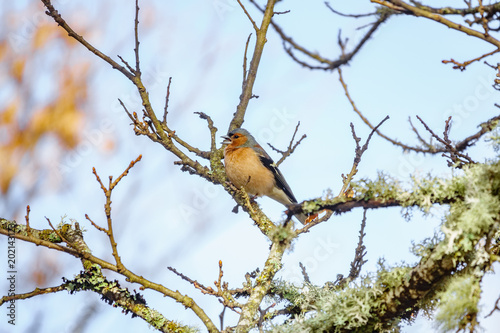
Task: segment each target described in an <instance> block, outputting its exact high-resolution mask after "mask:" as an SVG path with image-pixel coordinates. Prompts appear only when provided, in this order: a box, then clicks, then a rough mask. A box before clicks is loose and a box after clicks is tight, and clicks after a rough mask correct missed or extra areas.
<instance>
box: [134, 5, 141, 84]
mask: <svg viewBox="0 0 500 333" xmlns="http://www.w3.org/2000/svg"><path fill="white" fill-rule="evenodd" d="M134 39H135V47H134V53H135V72H134V74H135V75H136V76H138V77H140V76H141V67H140V62H139V44H140V43H139V0H135V19H134Z"/></svg>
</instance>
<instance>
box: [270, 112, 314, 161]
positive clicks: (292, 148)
mask: <svg viewBox="0 0 500 333" xmlns="http://www.w3.org/2000/svg"><path fill="white" fill-rule="evenodd" d="M299 126H300V121H299V122H298V123H297V126H295V131H294V132H293V135H292V139H291V140H290V144H289V145H288V148H287V150H285V151H282V150H279V149H277V148H275V147H274V146H273V145H271V144H270V143H268V145H269V147H271V149H272V150H274V151H276V152H278V153H280V154H281V158H280V159H279V160H278V162H276V166H279V165H280V164H281V163H283V161H284V160H285V159H286V158H287V157H288V156H290V155H291V154H293V152H294V151H295V148H297V146H298V145H299V144H300V143H301V142H302V140H304V139H305V138H306V137H307V135H305V134H304V135H302V137H301V138H300V139H299V140H298V141H297V142H296V143H295V144H293V140H295V135H296V134H297V131H298V129H299Z"/></svg>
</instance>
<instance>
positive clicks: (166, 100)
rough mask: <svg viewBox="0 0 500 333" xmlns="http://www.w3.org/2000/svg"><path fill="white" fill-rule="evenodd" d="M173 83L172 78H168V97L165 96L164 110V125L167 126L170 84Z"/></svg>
mask: <svg viewBox="0 0 500 333" xmlns="http://www.w3.org/2000/svg"><path fill="white" fill-rule="evenodd" d="M171 83H172V77H169V78H168V85H167V95H166V96H165V107H164V109H163V124H164V125H167V113H168V111H167V109H168V100H169V99H170V84H171Z"/></svg>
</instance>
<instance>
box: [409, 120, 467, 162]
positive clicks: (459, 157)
mask: <svg viewBox="0 0 500 333" xmlns="http://www.w3.org/2000/svg"><path fill="white" fill-rule="evenodd" d="M417 119H418V120H419V121H420V122H421V123H422V125H424V127H425V129H426V130H427V131H428V132H429V133H430V134H431V135H432V136H433V137H434V138H435V139H436V140H437V141H439V142H440V143H441V144H443V146H444V147H445V148H446V151H445V152H444V153H443V156H444V157H448V158H449V159H450V160H449V161H448V166H455V167H457V168H462V167H463V166H464V165H465V164H474V163H475V162H474V161H473V160H472V159H471V158H470V157H469V155H467V154H462V153H461V152H459V151H458V150H457V149H456V148H455V147H454V146H453V144H452V142H451V140H450V139H449V137H448V135H449V132H450V128H451V116H450V117H449V118H448V119H447V120H446V122H445V129H444V132H443V138H440V137H439V136H438V135H437V134H436V133H434V132H433V131H432V129H431V128H430V127H429V126H427V124H426V123H425V122H424V121H423V120H422V119H421V118H420V117H419V116H417ZM446 153H448V154H449V155H446Z"/></svg>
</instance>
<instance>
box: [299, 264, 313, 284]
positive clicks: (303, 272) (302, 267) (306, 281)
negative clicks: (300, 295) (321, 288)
mask: <svg viewBox="0 0 500 333" xmlns="http://www.w3.org/2000/svg"><path fill="white" fill-rule="evenodd" d="M299 266H300V271H301V272H302V276H303V277H304V282H305V283H311V280H310V279H309V274H307V272H306V267H305V266H304V265H303V264H302V263H301V262H299Z"/></svg>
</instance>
